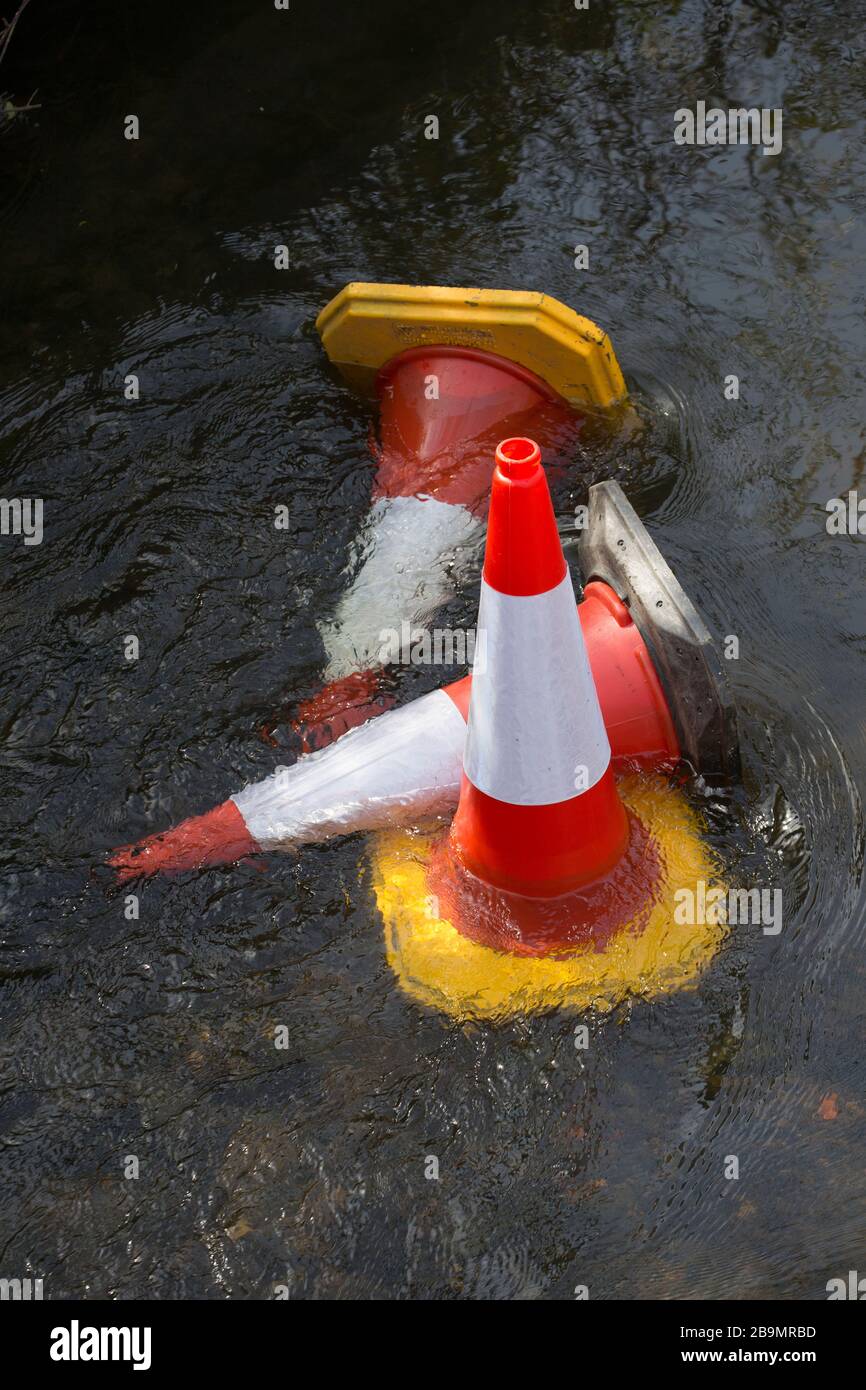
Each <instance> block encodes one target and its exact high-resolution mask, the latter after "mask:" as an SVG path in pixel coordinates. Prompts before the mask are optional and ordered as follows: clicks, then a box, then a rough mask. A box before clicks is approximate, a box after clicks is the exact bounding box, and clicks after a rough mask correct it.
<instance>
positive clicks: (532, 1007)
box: [372, 777, 727, 1019]
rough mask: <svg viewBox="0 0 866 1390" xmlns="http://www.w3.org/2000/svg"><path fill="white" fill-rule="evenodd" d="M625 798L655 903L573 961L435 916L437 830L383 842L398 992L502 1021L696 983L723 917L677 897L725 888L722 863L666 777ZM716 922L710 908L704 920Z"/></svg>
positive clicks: (381, 902) (382, 873)
mask: <svg viewBox="0 0 866 1390" xmlns="http://www.w3.org/2000/svg"><path fill="white" fill-rule="evenodd" d="M619 792H620V795H621V796H622V799H623V801H624V802H625V803H626V805H627V806H629V807H630V809H631V810H632V811H633V812H634V814H635V815H636V816H637V817H638V818H639V820H641V821H642V822H643V824H644V825H645V827H646V829H647V830H648V831H649V833H650V835H651V836H652V838H653V839H654V841H655V843H656V847H657V850H658V853H659V856H660V859H661V861H662V877H661V882H660V883H659V885H658V886H657V901H656V902H655V904H654V906H653V907H652V910H651V912H650V914H649V919H648V921H647V922H646V925H645V926H643V929H642V930H641V931H640V932H639V933H636V932H635V931H634V930H633V928H632V926H631V924H630V923H624V924H623V926H622V928H621V930H620V931H619V932H617V934H616V935H615V936H614V937H613V938H612V939H611V940H610V941H609V942H608V943H607V945H606V947H605V948H604V950H602V951H595V950H582V951H580V952H578V953H576V954H574V955H571V956H568V957H565V958H563V957H552V956H546V957H529V956H516V955H511V954H507V953H505V952H501V951H494V950H492V949H491V948H490V947H488V946H479V945H477V944H476V943H475V942H473V941H470V940H469V939H468V938H467V937H465V936H462V935H461V934H460V932H458V931H456V930H455V928H454V927H453V926H452V925H451V923H450V922H447V921H443V920H442V919H441V918H440V917H438V915H437V904H436V901H435V899H431V897H430V889H429V886H428V883H427V872H426V864H427V860H428V858H429V854H430V849H431V847H432V844H433V842H434V841H435V839H436V837H437V835H441V828H440V829H439V830H438V831H433V832H430V833H426V834H425V833H422V832H412V831H393V832H387V833H385V834H382V835H379V836H377V837H376V840H375V842H374V846H373V851H372V864H373V887H374V892H375V895H376V901H377V904H378V907H379V911H380V913H381V914H382V919H383V922H384V926H385V949H386V953H387V957H388V963H389V964H390V966H391V969H392V970H393V971H394V974H395V975H396V977H397V980H398V982H399V984H400V986H401V988H402V989H404V990H405V991H406V993H407V994H410V995H411V996H412V997H413V998H414V999H416V1000H418V1002H419V1003H422V1004H427V1005H429V1006H430V1007H432V1008H434V1009H439V1010H441V1011H443V1012H445V1013H447V1014H450V1015H451V1016H452V1017H458V1018H466V1019H506V1018H511V1017H513V1016H515V1015H518V1014H523V1015H525V1014H532V1013H541V1012H544V1011H547V1010H550V1009H556V1008H563V1007H566V1008H570V1009H589V1008H595V1009H599V1010H602V1011H607V1010H610V1009H612V1008H614V1007H615V1005H617V1004H618V1003H620V1002H621V1001H622V1000H623V999H625V998H626V997H627V996H628V995H639V996H642V997H645V998H652V997H653V996H655V995H658V994H663V993H670V992H671V991H673V990H677V989H683V988H685V987H688V986H689V985H693V984H694V983H695V982H696V980H697V977H698V975H699V973H700V971H701V970H702V969H703V967H704V966H705V965H706V964H707V963H708V962H709V961H710V960H711V959H712V957H713V955H714V954H715V952H716V951H717V950H718V947H719V945H720V943H721V941H722V939H723V937H724V934H725V932H726V930H727V928H726V926H725V924H724V922H723V921H722V922H711V923H697V924H694V925H689V924H683V923H681V922H680V921H678V920H677V918H678V917H683V916H685V915H688V914H686V913H685V912H684V911H683V907H682V906H681V905H679V906H678V900H677V898H676V897H675V894H676V893H677V891H678V890H680V889H688V890H690V892H691V893H692V894H694V895H695V897H697V896H698V895H699V893H700V888H699V885H700V884H701V883H703V885H704V887H705V889H706V892H709V891H710V889H711V888H713V887H721V884H720V883H719V878H718V865H717V864H716V861H715V859H714V857H713V855H712V852H711V851H710V849H709V848H708V846H707V845H706V844H705V843H704V841H703V839H702V838H701V834H700V822H699V820H698V817H697V815H696V814H695V812H694V811H693V810H692V809H691V807H690V806H689V804H688V802H687V801H686V799H685V798H684V797H683V795H682V793H681V792H679V791H677V790H675V789H673V788H671V787H670V786H669V785H668V784H667V783H666V782H665V781H664V780H663V779H660V778H659V779H641V778H637V777H632V778H626V779H624V780H623V781H622V782H620V784H619ZM708 915H712V913H710V914H708Z"/></svg>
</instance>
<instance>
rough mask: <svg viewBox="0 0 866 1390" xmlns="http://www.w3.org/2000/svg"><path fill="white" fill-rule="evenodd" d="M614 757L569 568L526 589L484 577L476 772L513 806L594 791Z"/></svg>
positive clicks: (474, 721) (473, 746)
mask: <svg viewBox="0 0 866 1390" xmlns="http://www.w3.org/2000/svg"><path fill="white" fill-rule="evenodd" d="M539 691H542V692H543V697H542V698H539V694H538V692H539ZM494 728H495V729H496V737H495V738H494V736H493V730H494ZM609 763H610V743H609V742H608V737H607V730H606V729H605V727H604V720H603V719H602V716H601V710H600V709H599V705H598V696H597V695H596V691H595V685H594V683H593V679H592V671H591V669H590V665H589V658H588V656H587V654H586V646H585V643H584V640H583V632H582V630H581V626H580V619H579V617H578V616H577V605H576V600H575V597H574V588H573V586H572V583H571V576H570V575H569V574H566V575H565V577H564V578H563V580H562V581H561V583H559V584H557V585H556V587H555V588H553V589H548V590H547V592H546V593H543V594H531V595H529V596H527V597H521V596H515V595H513V594H501V593H499V591H498V590H496V589H493V588H491V586H490V585H489V584H488V583H487V582H486V580H482V584H481V603H480V605H479V610H478V633H477V637H476V661H475V670H474V672H473V677H472V699H471V701H470V704H469V732H468V736H467V740H466V763H465V766H466V776H467V777H468V778H469V781H470V782H471V783H472V785H473V786H474V787H477V788H478V790H479V791H481V792H485V793H486V795H487V796H492V797H495V798H496V799H497V800H498V801H507V802H509V803H510V804H511V805H512V806H547V805H552V804H553V803H554V802H557V801H568V800H570V799H571V798H572V797H574V796H578V795H580V793H581V792H583V791H588V790H589V788H590V787H593V786H595V784H596V782H598V781H599V780H600V778H602V777H603V776H604V774H605V772H606V771H607V767H608V764H609Z"/></svg>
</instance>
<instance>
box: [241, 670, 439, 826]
mask: <svg viewBox="0 0 866 1390" xmlns="http://www.w3.org/2000/svg"><path fill="white" fill-rule="evenodd" d="M465 737H466V725H465V723H464V722H463V716H462V714H461V713H460V711H459V709H458V708H457V706H456V705H455V703H454V701H453V700H452V699H451V698H450V696H448V695H446V694H445V692H444V690H434V691H433V692H432V693H431V694H430V695H424V696H423V697H422V698H421V699H420V700H413V701H412V703H411V704H408V705H403V707H402V708H401V709H397V710H392V711H391V712H390V713H388V714H382V715H380V716H379V717H378V719H372V720H370V722H369V723H368V724H363V725H361V727H360V728H358V729H352V730H350V731H349V733H347V734H344V735H343V737H342V738H340V739H338V740H337V742H336V743H332V744H331V745H330V747H329V748H324V749H323V750H322V751H321V752H320V753H312V754H311V755H310V756H309V757H306V758H301V759H300V760H299V761H298V762H297V763H295V764H294V766H292V767H286V768H280V769H278V771H277V772H275V773H274V774H273V775H272V776H271V777H268V778H266V780H265V781H263V782H257V783H255V784H254V785H252V786H249V787H245V788H244V790H243V791H242V792H238V794H237V796H233V797H232V800H233V801H234V803H235V805H236V806H237V808H238V810H239V811H240V813H241V815H242V816H243V818H244V821H245V822H246V826H247V829H248V830H249V832H250V834H251V835H252V837H253V839H254V840H255V841H256V842H257V844H259V845H260V846H261V848H262V849H274V848H277V847H282V848H285V849H289V848H291V847H293V846H294V845H300V844H306V843H314V842H317V841H319V840H327V839H329V838H330V837H331V836H333V835H350V834H351V833H352V832H353V831H355V830H381V829H384V828H386V827H388V826H393V825H395V824H405V823H406V822H407V821H409V820H415V819H417V818H418V817H421V816H425V815H434V814H441V813H443V812H445V811H448V810H451V809H453V807H454V805H455V803H456V801H457V796H458V792H459V789H460V772H461V766H462V761H463V743H464V740H465Z"/></svg>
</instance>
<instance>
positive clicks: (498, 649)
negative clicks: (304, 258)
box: [451, 439, 629, 898]
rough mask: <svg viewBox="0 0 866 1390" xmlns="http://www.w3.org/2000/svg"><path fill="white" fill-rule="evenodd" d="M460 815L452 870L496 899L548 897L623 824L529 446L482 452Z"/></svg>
mask: <svg viewBox="0 0 866 1390" xmlns="http://www.w3.org/2000/svg"><path fill="white" fill-rule="evenodd" d="M478 626H479V629H480V631H481V632H482V633H483V634H484V642H485V657H486V660H485V662H484V663H483V667H482V669H481V670H480V671H478V672H476V675H475V681H474V686H473V690H472V699H471V702H470V707H469V728H468V733H467V739H466V753H465V757H464V764H463V766H464V777H463V784H462V788H461V794H460V804H459V806H458V809H457V815H456V816H455V818H454V823H453V826H452V830H451V838H452V843H453V845H454V847H455V849H456V851H457V853H458V854H459V856H460V858H461V859H462V861H463V863H464V864H465V865H466V867H467V868H469V869H470V870H471V871H472V872H473V873H474V874H476V875H477V876H478V877H479V878H482V879H484V880H485V881H486V882H488V883H491V884H494V885H495V886H496V887H498V888H504V889H507V890H508V891H510V892H514V893H521V894H524V895H526V896H529V897H538V898H549V897H558V896H560V895H561V894H563V893H568V892H570V891H572V890H573V889H575V888H579V887H581V886H582V885H583V884H585V883H588V882H591V881H592V880H593V879H597V878H599V877H601V875H603V874H605V873H606V872H607V871H608V870H609V869H611V868H612V867H613V865H614V864H616V863H617V862H618V860H619V859H621V858H622V855H623V852H624V851H625V848H626V845H627V844H628V836H629V832H628V820H627V817H626V813H625V810H624V808H623V806H622V803H621V802H620V800H619V797H618V796H617V793H616V786H615V784H614V779H613V770H612V768H611V761H610V744H609V742H608V738H607V733H606V731H605V727H604V720H603V718H602V714H601V708H600V706H599V702H598V696H597V695H596V691H595V685H594V684H593V679H592V672H591V670H590V666H589V660H588V658H587V654H586V645H585V643H584V640H583V635H582V632H581V627H580V622H579V619H578V616H577V607H576V602H575V597H574V588H573V586H572V582H571V576H570V574H569V572H568V566H567V565H566V563H565V556H564V555H563V553H562V546H561V544H560V540H559V535H558V532H557V527H556V518H555V517H554V514H553V506H552V505H551V501H550V493H549V491H548V488H547V479H546V478H545V476H544V470H543V469H542V467H541V453H540V450H539V448H538V445H537V444H535V443H534V442H533V441H532V440H529V439H506V440H505V441H504V443H502V444H500V445H499V448H498V449H497V450H496V470H495V472H494V474H493V491H492V495H491V503H490V521H489V525H488V531H487V550H486V554H485V559H484V573H483V576H482V586H481V606H480V609H479V615H478Z"/></svg>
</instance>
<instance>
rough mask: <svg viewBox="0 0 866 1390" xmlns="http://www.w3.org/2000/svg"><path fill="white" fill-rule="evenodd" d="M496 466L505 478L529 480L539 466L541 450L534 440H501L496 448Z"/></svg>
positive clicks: (521, 438) (517, 438) (516, 437)
mask: <svg viewBox="0 0 866 1390" xmlns="http://www.w3.org/2000/svg"><path fill="white" fill-rule="evenodd" d="M496 464H497V467H498V468H499V471H500V472H501V473H504V475H505V477H506V478H511V479H514V478H529V477H531V476H532V474H533V473H534V472H535V470H536V468H538V467H539V465H540V464H541V450H540V449H539V447H538V445H537V444H536V442H535V440H534V439H526V438H523V437H521V436H519V435H516V436H515V437H514V438H513V439H503V440H502V442H501V443H500V444H499V445H497V448H496Z"/></svg>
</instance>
